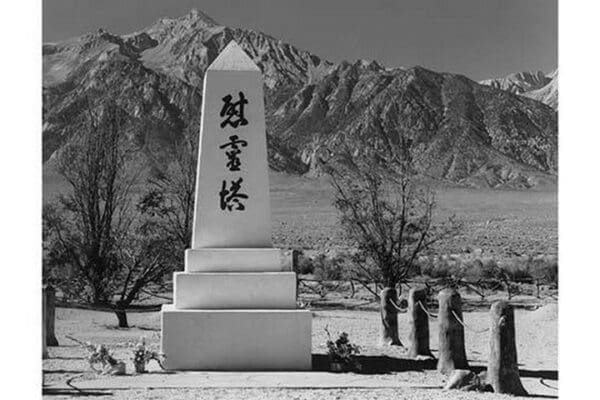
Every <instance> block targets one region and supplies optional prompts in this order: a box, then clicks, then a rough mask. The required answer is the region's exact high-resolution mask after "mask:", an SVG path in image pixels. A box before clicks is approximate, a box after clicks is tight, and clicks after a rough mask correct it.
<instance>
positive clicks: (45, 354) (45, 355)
mask: <svg viewBox="0 0 600 400" xmlns="http://www.w3.org/2000/svg"><path fill="white" fill-rule="evenodd" d="M44 286H45V285H44ZM44 286H42V359H43V360H45V359H46V358H48V347H47V343H46V292H45V289H44ZM42 375H43V374H42Z"/></svg>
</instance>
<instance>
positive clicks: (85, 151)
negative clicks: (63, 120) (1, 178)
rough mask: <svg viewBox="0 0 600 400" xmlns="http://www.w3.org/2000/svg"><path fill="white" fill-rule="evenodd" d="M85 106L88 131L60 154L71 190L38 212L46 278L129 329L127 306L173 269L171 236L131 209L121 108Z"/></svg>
mask: <svg viewBox="0 0 600 400" xmlns="http://www.w3.org/2000/svg"><path fill="white" fill-rule="evenodd" d="M86 107H87V108H86V112H87V115H86V116H87V118H86V121H87V124H88V129H87V131H84V132H80V134H79V135H77V136H76V137H73V138H72V139H71V141H70V142H69V144H67V145H66V146H65V148H64V150H63V151H62V153H61V154H59V155H58V157H57V162H58V170H59V172H60V173H61V175H62V176H63V177H64V178H65V179H66V181H67V182H68V183H69V185H70V189H71V190H70V192H69V193H68V194H65V195H62V196H60V197H59V199H58V202H56V203H55V204H49V205H46V206H45V207H44V210H43V219H44V232H43V234H44V258H45V260H44V266H45V268H44V270H45V271H44V272H45V275H46V276H45V279H47V280H50V281H52V282H53V283H54V284H56V285H57V286H58V287H59V288H60V289H61V291H62V293H63V295H64V296H66V298H67V299H71V300H76V301H79V302H82V303H85V304H92V305H94V306H96V307H109V308H110V309H112V310H114V312H115V314H116V315H117V318H118V321H119V326H122V327H126V326H127V318H126V314H125V309H126V308H127V307H128V306H129V305H130V304H131V303H132V302H133V301H135V300H138V299H139V297H140V295H141V293H142V290H143V289H144V288H145V287H146V286H147V285H149V284H150V283H152V282H158V281H159V280H160V279H161V278H162V277H163V276H164V274H165V273H166V271H168V270H169V269H170V268H171V267H172V266H171V265H170V263H169V262H168V261H169V258H168V257H169V255H170V252H169V251H165V249H167V250H168V248H169V244H168V243H169V240H170V238H169V237H164V236H160V235H157V234H155V233H156V232H158V231H159V229H158V228H157V226H156V223H155V222H153V221H151V220H148V219H147V218H146V217H147V216H146V215H145V214H144V213H143V212H140V210H139V208H136V207H132V206H131V205H132V202H133V199H134V197H133V194H132V188H133V185H134V184H135V183H136V182H137V180H138V175H139V173H138V172H136V170H134V169H132V168H131V164H130V163H129V161H130V160H131V158H132V156H133V149H131V148H130V146H129V144H128V142H127V140H126V137H125V121H126V118H127V116H126V114H125V112H124V111H123V110H122V109H120V108H119V107H118V106H117V105H116V103H114V102H111V103H108V104H100V105H96V106H94V105H92V104H91V103H90V102H89V101H88V104H87V105H86ZM171 247H172V244H171Z"/></svg>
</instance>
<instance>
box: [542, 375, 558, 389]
mask: <svg viewBox="0 0 600 400" xmlns="http://www.w3.org/2000/svg"><path fill="white" fill-rule="evenodd" d="M540 383H541V384H542V385H544V386H546V387H547V388H550V389H554V390H558V388H557V387H554V386H550V385H548V384H547V383H546V382H544V378H540Z"/></svg>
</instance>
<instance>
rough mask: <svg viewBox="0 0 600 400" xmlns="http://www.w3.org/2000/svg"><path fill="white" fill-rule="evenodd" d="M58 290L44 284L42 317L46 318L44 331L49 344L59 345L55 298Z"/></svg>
mask: <svg viewBox="0 0 600 400" xmlns="http://www.w3.org/2000/svg"><path fill="white" fill-rule="evenodd" d="M55 294H56V291H55V290H54V288H53V287H52V286H50V285H43V286H42V296H43V298H44V305H45V307H43V308H42V314H43V315H42V318H44V325H45V326H44V333H45V335H46V345H47V346H58V340H56V335H55V334H54V314H55V310H54V299H55Z"/></svg>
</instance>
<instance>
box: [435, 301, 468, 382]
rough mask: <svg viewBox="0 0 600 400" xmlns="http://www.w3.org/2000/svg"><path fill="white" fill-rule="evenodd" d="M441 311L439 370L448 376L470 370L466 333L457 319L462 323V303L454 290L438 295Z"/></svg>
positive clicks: (439, 322)
mask: <svg viewBox="0 0 600 400" xmlns="http://www.w3.org/2000/svg"><path fill="white" fill-rule="evenodd" d="M438 301H439V311H438V325H439V343H438V347H439V355H438V364H437V370H438V371H439V372H441V373H442V374H448V373H450V372H452V371H454V370H455V369H468V368H469V363H468V362H467V355H466V352H465V331H464V329H463V326H462V325H461V323H460V322H459V321H458V320H457V319H456V317H455V316H454V314H456V315H457V316H458V317H459V318H460V320H461V321H462V303H461V298H460V294H458V292H457V291H456V290H454V289H444V290H442V291H441V292H440V293H439V295H438Z"/></svg>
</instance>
